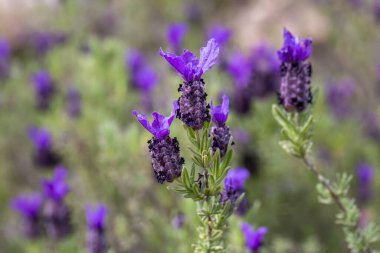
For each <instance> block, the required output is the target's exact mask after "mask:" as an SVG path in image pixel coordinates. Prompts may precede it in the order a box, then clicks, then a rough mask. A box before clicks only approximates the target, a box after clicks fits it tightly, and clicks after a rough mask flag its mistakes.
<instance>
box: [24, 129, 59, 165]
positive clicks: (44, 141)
mask: <svg viewBox="0 0 380 253" xmlns="http://www.w3.org/2000/svg"><path fill="white" fill-rule="evenodd" d="M28 135H29V138H30V140H31V141H32V143H33V146H34V161H35V163H36V164H37V165H39V166H41V167H50V166H54V165H56V164H57V163H59V161H60V158H59V156H58V154H57V153H56V152H55V151H54V149H53V140H52V136H51V133H50V131H49V130H47V129H45V128H35V127H31V128H29V130H28Z"/></svg>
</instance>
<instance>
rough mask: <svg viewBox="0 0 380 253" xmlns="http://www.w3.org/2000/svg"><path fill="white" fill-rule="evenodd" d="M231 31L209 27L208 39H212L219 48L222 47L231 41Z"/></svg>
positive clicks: (220, 27) (218, 26)
mask: <svg viewBox="0 0 380 253" xmlns="http://www.w3.org/2000/svg"><path fill="white" fill-rule="evenodd" d="M231 35H232V32H231V29H229V28H227V27H225V26H222V25H214V26H212V27H211V29H210V30H209V33H208V37H209V38H214V39H215V40H216V42H217V43H218V45H219V46H220V47H222V46H224V45H225V44H227V43H228V42H229V40H230V39H231Z"/></svg>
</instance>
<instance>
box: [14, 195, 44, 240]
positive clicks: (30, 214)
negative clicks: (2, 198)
mask: <svg viewBox="0 0 380 253" xmlns="http://www.w3.org/2000/svg"><path fill="white" fill-rule="evenodd" d="M11 207H12V208H13V209H14V210H16V211H17V212H19V213H20V214H21V216H22V218H23V222H22V230H23V232H24V234H25V236H26V237H27V238H30V239H33V238H36V237H38V236H40V235H41V233H42V227H41V207H42V197H41V195H40V194H39V193H31V194H28V195H20V196H18V197H16V198H14V199H13V200H12V201H11Z"/></svg>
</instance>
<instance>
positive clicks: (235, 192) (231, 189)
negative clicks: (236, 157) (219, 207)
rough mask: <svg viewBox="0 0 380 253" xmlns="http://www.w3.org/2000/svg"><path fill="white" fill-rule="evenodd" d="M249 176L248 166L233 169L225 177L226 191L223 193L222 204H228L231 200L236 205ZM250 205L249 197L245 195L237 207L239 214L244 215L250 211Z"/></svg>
mask: <svg viewBox="0 0 380 253" xmlns="http://www.w3.org/2000/svg"><path fill="white" fill-rule="evenodd" d="M248 178H249V172H248V170H247V169H246V168H243V167H239V168H235V169H231V170H230V171H229V172H228V173H227V176H226V178H225V179H224V191H223V192H222V194H221V202H222V204H226V203H227V201H228V200H230V201H231V204H233V205H234V204H235V202H236V200H237V199H238V198H239V196H240V195H241V194H243V193H244V185H245V182H246V181H247V179H248ZM248 207H249V203H248V199H247V198H246V197H244V198H243V200H242V201H241V202H240V204H239V206H238V207H237V210H236V212H237V214H238V215H241V216H242V215H244V214H245V213H246V212H247V211H248Z"/></svg>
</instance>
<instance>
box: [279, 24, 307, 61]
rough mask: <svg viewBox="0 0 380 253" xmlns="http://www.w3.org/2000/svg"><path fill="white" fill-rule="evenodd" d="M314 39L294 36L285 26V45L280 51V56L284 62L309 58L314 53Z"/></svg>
mask: <svg viewBox="0 0 380 253" xmlns="http://www.w3.org/2000/svg"><path fill="white" fill-rule="evenodd" d="M312 50H313V47H312V39H310V38H308V39H304V40H302V41H301V39H300V38H299V37H297V36H293V34H292V33H291V32H289V31H288V30H287V29H286V28H284V45H283V47H282V48H281V49H280V50H279V51H278V57H279V59H280V60H281V61H282V62H289V63H296V62H303V61H305V60H307V59H308V58H309V57H310V55H311V53H312Z"/></svg>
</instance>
